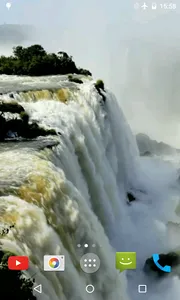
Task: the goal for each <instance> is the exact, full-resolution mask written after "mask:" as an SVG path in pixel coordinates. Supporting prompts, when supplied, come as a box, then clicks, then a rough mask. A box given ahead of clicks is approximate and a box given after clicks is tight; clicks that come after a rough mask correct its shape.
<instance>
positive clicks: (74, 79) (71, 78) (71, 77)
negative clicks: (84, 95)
mask: <svg viewBox="0 0 180 300" xmlns="http://www.w3.org/2000/svg"><path fill="white" fill-rule="evenodd" d="M68 79H69V81H71V82H75V83H83V81H82V80H81V79H79V78H78V77H76V76H73V75H71V74H70V75H69V76H68Z"/></svg>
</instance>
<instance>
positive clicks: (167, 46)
mask: <svg viewBox="0 0 180 300" xmlns="http://www.w3.org/2000/svg"><path fill="white" fill-rule="evenodd" d="M178 1H179V0H175V1H174V3H176V4H177V9H176V10H174V11H168V10H163V9H160V8H158V9H157V10H152V9H151V4H152V2H153V1H151V0H147V1H145V2H146V3H147V5H148V6H149V7H148V9H147V10H146V11H143V10H142V8H139V9H136V10H135V9H134V4H135V3H139V4H140V6H141V5H142V4H143V2H144V1H139V0H138V1H133V0H111V1H110V0H91V1H87V0H65V1H62V0H12V1H9V2H11V3H12V6H11V8H10V9H9V10H8V9H7V8H6V3H7V1H5V0H0V20H1V23H2V24H3V23H7V24H32V25H34V26H35V27H36V33H35V32H34V34H33V41H34V42H38V43H40V44H42V45H43V46H44V48H45V49H46V50H47V51H55V52H56V51H59V50H64V51H67V53H68V54H70V55H72V56H73V57H74V59H75V62H76V63H77V65H78V66H81V67H84V68H87V69H89V70H91V72H92V73H93V75H94V77H95V78H97V77H100V78H103V79H104V80H105V83H106V85H107V86H108V87H110V88H111V89H112V90H113V91H114V92H115V94H116V96H117V97H118V99H119V101H120V102H121V106H122V107H123V110H124V113H125V115H126V117H127V118H128V121H129V123H130V125H131V127H132V129H133V131H135V132H140V131H141V132H146V133H148V134H149V135H150V136H151V137H152V138H157V139H159V140H161V139H163V140H164V141H166V142H169V143H171V144H174V145H175V144H176V145H177V144H178V146H180V138H179V141H177V140H178V138H177V137H178V136H179V133H180V132H179V127H180V126H179V119H180V105H179V103H180V101H179V97H178V94H179V92H180V89H179V91H177V90H176V89H177V88H176V87H174V86H173V87H172V80H171V78H172V74H171V73H172V72H173V70H172V66H173V64H174V63H175V62H176V61H177V62H178V61H180V58H179V53H180V34H179V30H180V29H179V28H180V18H179V17H180V16H179V11H180V3H179V7H178V3H177V2H178ZM156 3H157V4H158V5H159V4H160V3H161V1H160V0H156ZM157 74H158V76H157ZM173 74H174V73H173ZM173 76H175V74H174V75H173ZM154 78H156V80H155V79H154ZM179 80H180V75H179ZM155 86H156V87H155ZM163 86H164V87H165V88H164V89H163ZM172 91H173V93H174V95H175V96H174V98H173V99H172V97H171V96H170V95H171V93H172ZM147 120H148V121H147Z"/></svg>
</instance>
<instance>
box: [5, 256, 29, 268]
mask: <svg viewBox="0 0 180 300" xmlns="http://www.w3.org/2000/svg"><path fill="white" fill-rule="evenodd" d="M28 268H29V258H28V257H27V256H10V257H9V258H8V269H9V270H19V271H23V270H27V269H28Z"/></svg>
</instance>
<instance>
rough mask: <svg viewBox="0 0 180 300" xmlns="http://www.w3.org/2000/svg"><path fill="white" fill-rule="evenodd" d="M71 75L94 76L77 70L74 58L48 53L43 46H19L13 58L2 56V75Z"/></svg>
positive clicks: (0, 72) (15, 49)
mask: <svg viewBox="0 0 180 300" xmlns="http://www.w3.org/2000/svg"><path fill="white" fill-rule="evenodd" d="M71 73H72V74H74V73H75V74H82V75H86V76H88V75H90V76H92V74H91V72H90V71H88V70H86V69H82V68H77V67H76V64H75V62H74V61H73V57H72V56H69V55H68V54H67V53H66V52H63V51H59V52H58V53H57V54H55V53H47V52H46V51H45V50H44V48H43V47H42V46H41V45H32V46H30V47H26V48H25V47H22V46H17V47H14V48H13V55H12V56H9V57H6V56H3V55H2V56H0V74H7V75H28V76H43V75H65V74H71Z"/></svg>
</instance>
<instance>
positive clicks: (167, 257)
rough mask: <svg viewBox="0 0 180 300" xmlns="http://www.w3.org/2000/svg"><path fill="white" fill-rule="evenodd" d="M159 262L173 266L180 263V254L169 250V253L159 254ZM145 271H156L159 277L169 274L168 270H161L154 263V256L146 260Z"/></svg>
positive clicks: (163, 265)
mask: <svg viewBox="0 0 180 300" xmlns="http://www.w3.org/2000/svg"><path fill="white" fill-rule="evenodd" d="M158 263H159V264H160V265H161V266H162V267H165V266H171V267H172V268H173V267H176V266H177V265H179V264H180V256H179V255H178V254H177V253H175V252H169V253H168V254H163V253H161V254H159V261H158ZM144 272H146V273H151V274H152V273H154V274H157V275H158V276H159V277H161V276H164V275H167V274H169V273H167V272H164V271H161V270H160V269H159V268H158V267H157V266H156V264H155V263H154V261H153V258H152V257H150V258H148V259H147V260H146V261H145V264H144Z"/></svg>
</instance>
